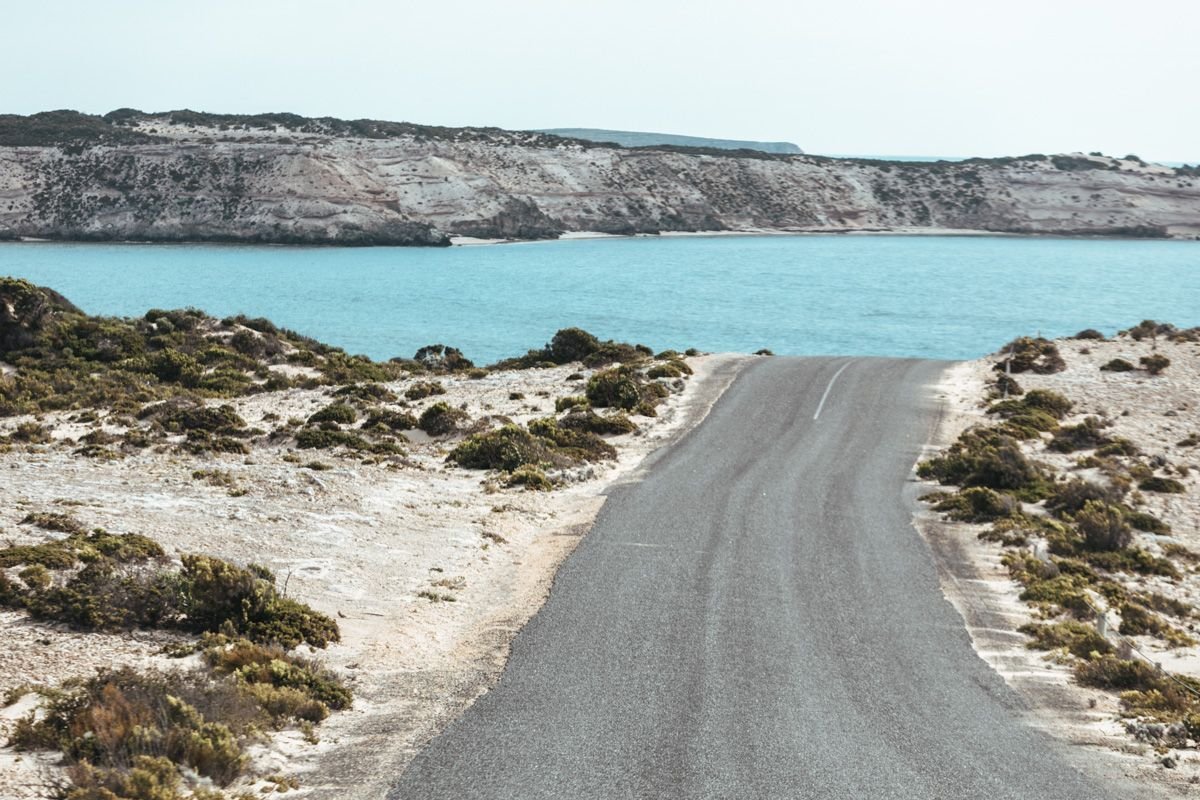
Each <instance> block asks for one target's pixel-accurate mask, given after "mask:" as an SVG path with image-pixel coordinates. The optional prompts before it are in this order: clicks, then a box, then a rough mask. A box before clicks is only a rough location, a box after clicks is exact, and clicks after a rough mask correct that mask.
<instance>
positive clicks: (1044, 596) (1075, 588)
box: [1001, 551, 1096, 619]
mask: <svg viewBox="0 0 1200 800" xmlns="http://www.w3.org/2000/svg"><path fill="white" fill-rule="evenodd" d="M1065 561H1066V560H1065V559H1062V560H1059V561H1056V562H1054V563H1046V562H1044V561H1042V560H1040V559H1038V558H1037V557H1036V556H1034V555H1032V554H1031V553H1028V552H1025V551H1017V552H1013V551H1009V552H1006V553H1005V554H1004V555H1003V556H1001V563H1003V564H1004V565H1005V566H1006V567H1007V568H1008V572H1009V574H1010V575H1011V576H1012V578H1013V580H1015V581H1017V582H1018V583H1020V584H1021V585H1022V586H1023V587H1024V589H1023V590H1022V592H1021V595H1020V599H1021V600H1023V601H1025V602H1027V603H1030V604H1032V605H1034V606H1036V607H1037V608H1038V609H1039V610H1040V611H1041V613H1042V615H1043V616H1047V617H1054V616H1058V615H1059V614H1062V613H1064V612H1065V613H1069V614H1071V615H1072V616H1074V617H1076V618H1078V619H1086V618H1088V617H1090V616H1091V615H1092V610H1091V606H1089V605H1088V600H1087V592H1088V590H1089V589H1090V588H1092V586H1093V584H1095V582H1096V577H1095V575H1094V574H1091V573H1090V572H1089V571H1087V570H1071V571H1064V570H1063V569H1061V568H1060V566H1059V564H1061V563H1064V562H1065Z"/></svg>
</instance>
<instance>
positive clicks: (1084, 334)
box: [1071, 328, 1105, 340]
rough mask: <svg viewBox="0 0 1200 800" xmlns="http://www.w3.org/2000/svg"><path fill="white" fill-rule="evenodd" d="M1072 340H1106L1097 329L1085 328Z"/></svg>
mask: <svg viewBox="0 0 1200 800" xmlns="http://www.w3.org/2000/svg"><path fill="white" fill-rule="evenodd" d="M1071 338H1072V339H1094V340H1103V339H1104V338H1105V336H1104V334H1103V333H1101V332H1100V331H1098V330H1096V329H1095V328H1084V329H1083V330H1081V331H1080V332H1079V333H1077V334H1075V335H1074V336H1072V337H1071Z"/></svg>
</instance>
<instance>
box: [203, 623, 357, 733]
mask: <svg viewBox="0 0 1200 800" xmlns="http://www.w3.org/2000/svg"><path fill="white" fill-rule="evenodd" d="M204 658H205V660H206V661H207V662H208V664H209V665H210V666H211V667H212V668H213V669H214V670H215V671H216V672H217V673H218V674H225V675H234V676H235V677H237V678H238V680H240V681H242V682H244V683H247V684H269V685H270V686H273V687H275V688H280V689H292V690H296V691H299V692H301V693H302V694H303V695H304V696H305V697H306V698H307V699H309V700H312V701H315V702H317V703H320V704H321V705H322V706H324V707H325V711H324V714H323V715H322V718H324V716H326V715H328V709H334V710H341V709H345V708H349V707H350V705H351V703H352V701H353V695H352V694H351V692H350V689H348V688H347V687H346V685H345V684H344V683H342V681H341V680H340V679H339V678H338V677H337V676H336V675H334V674H333V673H332V672H330V671H329V670H327V669H325V668H324V667H322V666H321V665H319V664H318V663H317V662H315V661H311V660H309V659H306V658H301V657H299V656H295V655H291V654H289V653H287V652H286V651H285V650H284V649H283V648H281V647H279V646H278V645H262V644H258V643H255V642H251V641H249V640H246V639H239V640H235V641H233V642H230V643H218V644H216V645H215V646H212V647H209V648H207V649H206V650H205V652H204ZM268 696H269V695H268ZM290 715H291V716H299V717H300V718H302V719H308V718H309V717H307V716H302V715H297V714H294V713H293V714H290ZM312 721H319V720H312Z"/></svg>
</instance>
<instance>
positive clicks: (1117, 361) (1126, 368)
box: [1100, 358, 1137, 372]
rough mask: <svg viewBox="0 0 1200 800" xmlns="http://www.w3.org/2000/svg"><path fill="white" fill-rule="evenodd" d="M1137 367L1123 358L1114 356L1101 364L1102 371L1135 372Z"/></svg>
mask: <svg viewBox="0 0 1200 800" xmlns="http://www.w3.org/2000/svg"><path fill="white" fill-rule="evenodd" d="M1135 369H1137V367H1135V366H1134V365H1133V364H1131V363H1129V362H1128V361H1126V360H1125V359H1123V358H1114V359H1112V360H1111V361H1107V362H1105V363H1104V364H1101V365H1100V371H1101V372H1133V371H1134V370H1135Z"/></svg>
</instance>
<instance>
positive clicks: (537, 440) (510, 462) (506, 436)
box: [448, 425, 556, 472]
mask: <svg viewBox="0 0 1200 800" xmlns="http://www.w3.org/2000/svg"><path fill="white" fill-rule="evenodd" d="M448 458H449V460H451V461H453V462H455V463H457V464H458V465H460V466H463V467H466V468H467V469H498V470H503V471H505V472H513V471H515V470H517V469H519V468H520V467H522V466H525V465H526V464H529V465H533V466H540V465H543V464H548V463H553V462H554V461H555V460H556V456H555V454H554V452H553V450H552V448H551V446H550V443H548V442H547V441H546V440H544V439H542V438H541V437H539V436H535V435H534V434H532V433H530V432H529V431H527V430H525V429H524V428H521V427H519V426H517V425H505V426H504V427H503V428H497V429H496V430H494V431H488V432H486V433H477V434H475V435H473V436H469V437H468V438H467V439H466V440H465V441H464V442H463V443H462V444H460V445H459V446H458V447H456V448H454V449H453V450H452V451H450V455H449V456H448Z"/></svg>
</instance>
